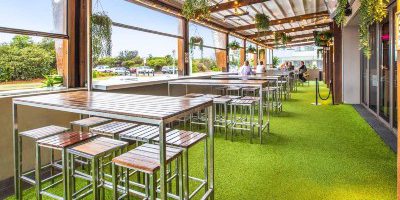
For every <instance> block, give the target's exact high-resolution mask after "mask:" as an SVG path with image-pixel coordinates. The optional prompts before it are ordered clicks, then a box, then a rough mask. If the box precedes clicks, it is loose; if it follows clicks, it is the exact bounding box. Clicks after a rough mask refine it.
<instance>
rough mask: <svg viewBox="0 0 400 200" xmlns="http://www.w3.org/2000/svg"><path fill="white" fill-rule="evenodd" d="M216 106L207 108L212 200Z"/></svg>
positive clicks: (211, 197)
mask: <svg viewBox="0 0 400 200" xmlns="http://www.w3.org/2000/svg"><path fill="white" fill-rule="evenodd" d="M214 109H215V108H214V104H212V105H211V106H209V107H208V108H207V114H208V116H207V120H208V137H209V141H210V166H209V171H210V172H209V173H210V176H209V181H210V184H209V186H208V187H209V188H210V189H211V190H212V192H211V196H210V199H211V200H214V120H213V119H214V116H213V114H214V112H213V111H214Z"/></svg>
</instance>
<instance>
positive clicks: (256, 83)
mask: <svg viewBox="0 0 400 200" xmlns="http://www.w3.org/2000/svg"><path fill="white" fill-rule="evenodd" d="M226 76H231V75H226ZM267 84H268V81H266V80H215V79H182V80H175V81H168V95H169V96H170V95H171V85H184V86H185V91H186V94H187V93H188V88H187V86H188V85H193V86H239V87H258V88H259V95H260V102H259V104H258V105H259V109H258V110H259V114H258V124H257V125H258V133H259V134H260V143H262V131H263V130H264V129H265V128H267V133H269V107H268V106H267V121H266V122H265V123H264V120H263V118H264V117H263V116H264V113H263V102H264V98H265V97H264V95H263V89H264V87H266V86H267Z"/></svg>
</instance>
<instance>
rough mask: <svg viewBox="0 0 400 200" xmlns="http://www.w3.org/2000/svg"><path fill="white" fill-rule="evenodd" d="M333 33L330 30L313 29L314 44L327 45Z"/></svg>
mask: <svg viewBox="0 0 400 200" xmlns="http://www.w3.org/2000/svg"><path fill="white" fill-rule="evenodd" d="M332 38H333V34H332V32H331V31H314V41H315V45H316V46H319V47H327V46H329V45H330V43H331V42H332Z"/></svg>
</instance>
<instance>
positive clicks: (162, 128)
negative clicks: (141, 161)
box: [150, 122, 167, 200]
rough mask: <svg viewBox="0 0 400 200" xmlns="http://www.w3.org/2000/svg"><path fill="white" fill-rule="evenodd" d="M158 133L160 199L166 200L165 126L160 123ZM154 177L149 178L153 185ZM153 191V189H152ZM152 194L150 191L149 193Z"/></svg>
mask: <svg viewBox="0 0 400 200" xmlns="http://www.w3.org/2000/svg"><path fill="white" fill-rule="evenodd" d="M159 131H160V185H161V188H160V189H161V190H160V199H163V200H165V199H167V190H166V189H167V179H166V151H167V150H166V149H167V147H166V141H165V138H166V133H165V132H166V131H165V124H164V122H161V123H160V125H159ZM154 176H155V175H153V177H152V176H150V181H152V182H151V183H150V185H151V184H154V179H155V178H154ZM153 190H155V188H153ZM151 192H152V191H151Z"/></svg>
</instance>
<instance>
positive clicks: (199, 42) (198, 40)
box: [189, 36, 203, 53]
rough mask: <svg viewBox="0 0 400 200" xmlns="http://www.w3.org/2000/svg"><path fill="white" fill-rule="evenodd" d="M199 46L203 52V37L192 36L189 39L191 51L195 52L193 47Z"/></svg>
mask: <svg viewBox="0 0 400 200" xmlns="http://www.w3.org/2000/svg"><path fill="white" fill-rule="evenodd" d="M196 46H198V47H199V49H200V51H202V52H203V38H202V37H199V36H192V37H190V41H189V48H190V53H193V49H194V48H195V47H196Z"/></svg>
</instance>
